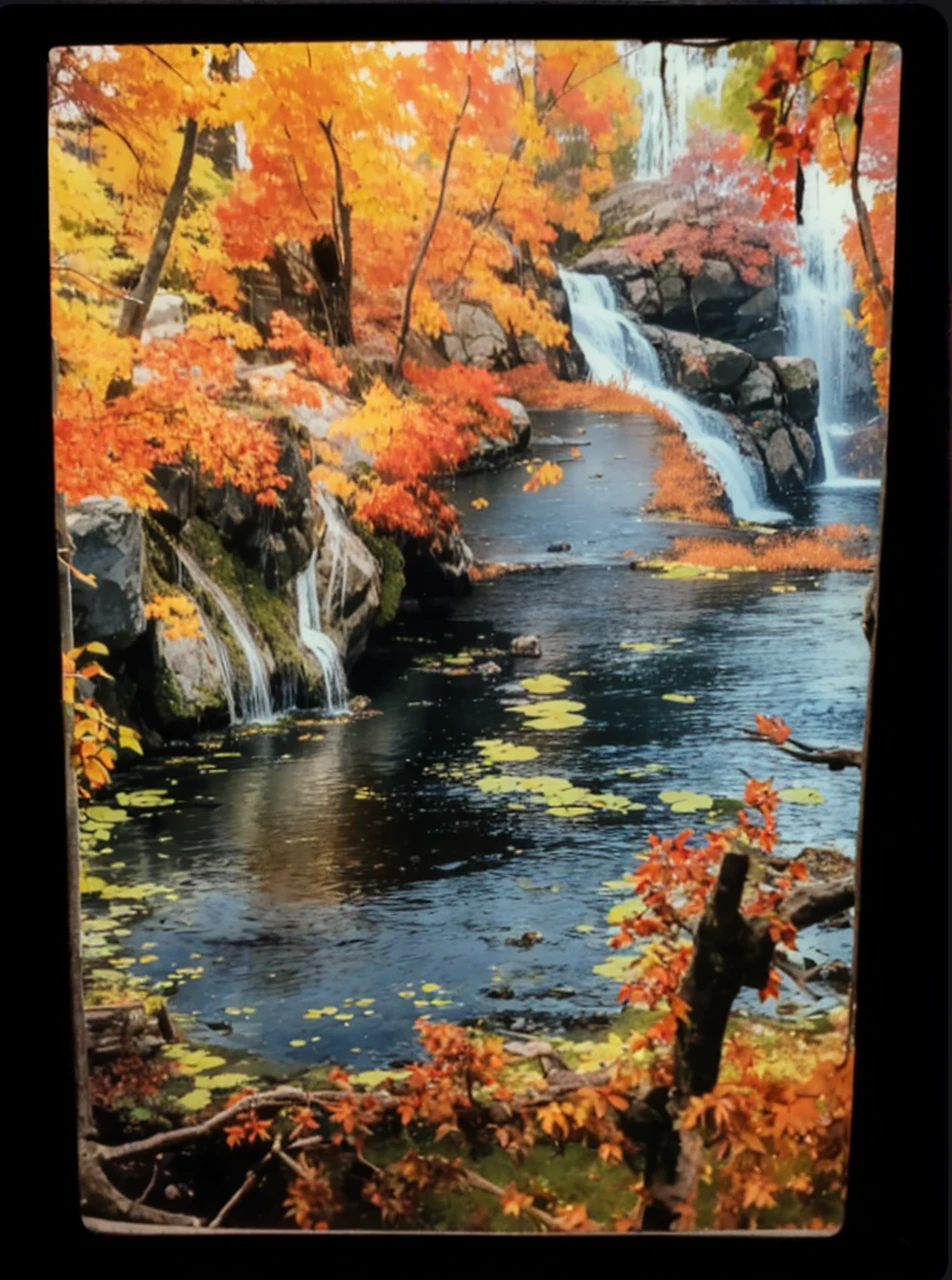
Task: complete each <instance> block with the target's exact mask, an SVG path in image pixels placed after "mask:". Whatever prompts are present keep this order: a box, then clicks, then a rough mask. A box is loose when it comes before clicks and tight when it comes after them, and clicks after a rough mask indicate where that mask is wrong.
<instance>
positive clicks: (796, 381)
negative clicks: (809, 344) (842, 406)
mask: <svg viewBox="0 0 952 1280" xmlns="http://www.w3.org/2000/svg"><path fill="white" fill-rule="evenodd" d="M771 363H772V364H773V367H774V369H775V370H776V372H777V376H778V377H779V379H780V385H781V387H782V388H783V396H784V401H785V403H786V407H787V412H788V413H789V414H790V416H791V418H793V419H794V421H796V422H798V423H801V424H806V423H810V422H813V420H814V419H815V418H816V415H817V410H818V409H819V407H820V379H819V376H818V375H817V369H816V365H815V364H814V362H813V361H812V360H811V359H810V358H809V356H775V357H774V358H773V360H772V361H771Z"/></svg>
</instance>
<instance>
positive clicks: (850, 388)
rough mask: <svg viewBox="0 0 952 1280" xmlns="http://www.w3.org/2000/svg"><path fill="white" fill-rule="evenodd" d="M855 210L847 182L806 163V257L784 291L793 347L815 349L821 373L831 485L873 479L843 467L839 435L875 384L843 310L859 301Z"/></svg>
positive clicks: (820, 428) (823, 444)
mask: <svg viewBox="0 0 952 1280" xmlns="http://www.w3.org/2000/svg"><path fill="white" fill-rule="evenodd" d="M852 215H853V208H852V203H851V196H850V192H849V188H848V187H846V186H835V185H834V184H833V183H831V182H829V181H828V180H827V178H826V177H825V175H824V174H823V173H822V171H821V169H820V166H819V165H817V164H812V165H809V166H808V167H807V170H806V173H805V183H804V199H803V210H802V216H803V225H802V226H801V227H800V228H799V243H800V253H801V257H802V261H801V262H800V263H796V264H793V265H792V266H791V268H790V291H789V293H788V294H787V296H786V297H785V298H784V311H785V313H786V317H787V322H788V326H789V342H788V349H789V350H790V351H792V352H796V354H797V355H803V356H810V357H811V359H813V360H814V361H815V362H816V367H817V373H818V374H819V378H820V407H819V412H818V414H817V432H818V434H819V437H820V448H821V452H822V456H823V470H824V476H825V481H824V483H826V484H828V485H836V486H838V487H842V486H843V485H869V484H878V483H879V482H878V481H875V480H873V481H870V480H857V479H855V478H852V477H849V476H844V475H842V474H841V472H840V470H839V467H838V465H837V461H836V453H835V451H834V446H833V440H834V438H836V437H837V436H848V435H850V434H851V431H852V429H853V428H854V427H856V426H857V425H858V422H857V418H858V416H859V415H858V410H857V400H858V399H859V398H860V397H861V396H862V393H863V388H864V387H868V384H869V372H868V366H867V358H866V353H865V352H864V350H863V344H862V343H861V342H860V341H858V340H857V338H856V334H855V332H854V330H853V329H852V328H851V327H850V326H849V325H848V324H847V323H846V320H845V318H844V315H843V313H844V311H845V310H846V309H847V308H850V307H851V306H852V303H853V296H854V291H855V286H854V283H853V273H852V270H851V268H850V264H849V263H848V261H847V259H846V255H845V254H844V252H843V248H842V239H843V236H844V234H845V232H846V227H847V220H848V219H849V218H850V217H851V216H852Z"/></svg>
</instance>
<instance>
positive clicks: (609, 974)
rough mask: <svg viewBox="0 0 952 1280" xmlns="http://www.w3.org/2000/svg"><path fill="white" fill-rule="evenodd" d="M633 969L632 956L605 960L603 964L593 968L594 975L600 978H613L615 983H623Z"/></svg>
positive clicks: (613, 957)
mask: <svg viewBox="0 0 952 1280" xmlns="http://www.w3.org/2000/svg"><path fill="white" fill-rule="evenodd" d="M630 969H631V956H612V958H611V960H603V961H602V963H601V964H596V965H593V966H592V973H595V974H598V976H599V977H600V978H611V979H612V981H613V982H621V981H622V980H623V979H624V978H625V977H627V975H628V972H629V970H630Z"/></svg>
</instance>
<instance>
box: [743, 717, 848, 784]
mask: <svg viewBox="0 0 952 1280" xmlns="http://www.w3.org/2000/svg"><path fill="white" fill-rule="evenodd" d="M740 732H741V733H743V734H746V735H747V737H748V738H756V739H758V741H760V742H769V743H770V744H771V746H774V747H777V749H778V750H780V751H783V752H784V753H785V754H786V755H788V756H793V758H794V760H805V761H807V763H808V764H825V765H826V766H827V768H828V769H831V770H832V771H833V772H834V773H838V772H839V771H840V770H841V769H862V767H863V753H862V751H860V750H858V749H857V748H856V747H811V746H810V745H809V744H808V743H806V742H798V741H797V740H796V738H788V739H787V740H786V742H774V741H773V740H772V739H771V738H768V737H766V736H765V735H764V734H762V733H757V732H756V730H754V729H745V728H741V729H740Z"/></svg>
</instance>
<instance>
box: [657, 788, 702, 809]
mask: <svg viewBox="0 0 952 1280" xmlns="http://www.w3.org/2000/svg"><path fill="white" fill-rule="evenodd" d="M658 799H659V800H660V801H661V802H662V803H663V804H669V805H670V806H671V810H672V812H673V813H693V812H694V811H696V810H700V809H710V807H711V806H712V805H713V803H714V800H713V798H712V797H711V796H708V795H704V794H703V793H701V792H697V791H662V792H661V794H660V795H659V796H658Z"/></svg>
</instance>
